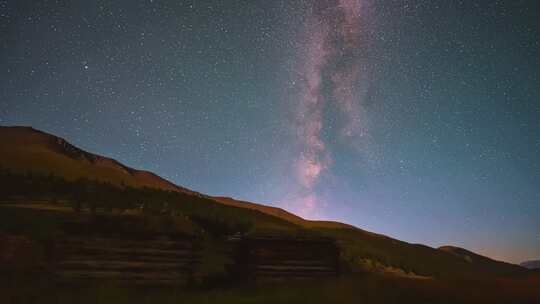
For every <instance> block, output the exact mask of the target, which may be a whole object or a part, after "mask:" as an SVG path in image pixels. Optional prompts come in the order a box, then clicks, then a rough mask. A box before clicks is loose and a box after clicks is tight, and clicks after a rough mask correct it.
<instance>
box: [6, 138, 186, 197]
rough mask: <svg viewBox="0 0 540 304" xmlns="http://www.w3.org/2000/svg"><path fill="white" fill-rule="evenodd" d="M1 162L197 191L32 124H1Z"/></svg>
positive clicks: (21, 167)
mask: <svg viewBox="0 0 540 304" xmlns="http://www.w3.org/2000/svg"><path fill="white" fill-rule="evenodd" d="M0 147H1V148H0V166H2V167H6V168H10V169H12V170H15V171H20V172H27V171H33V172H40V173H45V174H49V173H54V174H55V175H57V176H60V177H63V178H66V179H68V180H74V179H78V178H88V179H96V180H99V181H105V182H109V183H112V184H115V185H120V184H122V183H123V184H125V185H129V186H133V187H143V186H146V187H151V188H158V189H162V190H172V191H179V192H185V193H190V194H196V192H194V191H191V190H189V189H186V188H183V187H179V186H177V185H175V184H173V183H171V182H169V181H167V180H165V179H163V178H161V177H159V176H158V175H156V174H154V173H152V172H148V171H142V170H136V169H133V168H130V167H128V166H125V165H123V164H122V163H120V162H118V161H116V160H114V159H112V158H108V157H104V156H100V155H97V154H93V153H89V152H86V151H84V150H82V149H79V148H77V147H75V146H74V145H72V144H70V143H69V142H67V141H66V140H64V139H63V138H60V137H57V136H54V135H51V134H48V133H45V132H42V131H39V130H35V129H33V128H31V127H0Z"/></svg>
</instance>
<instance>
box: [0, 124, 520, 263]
mask: <svg viewBox="0 0 540 304" xmlns="http://www.w3.org/2000/svg"><path fill="white" fill-rule="evenodd" d="M0 145H1V146H3V148H2V149H0V167H6V168H9V169H14V170H19V171H20V172H22V173H25V172H27V171H29V170H30V171H37V172H41V173H49V174H50V173H54V174H55V175H59V176H62V177H64V178H66V179H71V180H76V179H77V178H82V177H84V178H88V179H98V180H102V181H107V182H110V183H112V184H117V185H122V184H124V183H125V185H128V186H135V187H154V188H157V189H161V190H167V191H178V192H182V193H186V194H188V195H195V196H198V197H202V198H205V199H210V200H212V201H214V202H217V203H219V204H222V205H227V206H233V207H239V208H244V209H251V210H256V211H259V212H261V213H264V214H267V215H270V216H272V217H274V218H276V219H281V220H285V221H287V222H289V223H292V224H295V225H296V226H299V227H303V228H306V229H312V230H317V231H319V232H321V233H323V235H326V236H329V237H333V238H336V239H337V240H338V242H339V243H340V244H342V246H344V247H343V248H345V252H344V254H345V255H346V256H347V255H349V257H346V258H350V259H352V261H351V263H352V264H365V263H368V264H372V263H371V262H369V260H370V259H373V258H377V259H379V260H380V261H385V260H386V261H387V263H389V264H394V265H397V266H399V265H400V264H401V265H405V266H406V265H409V266H407V267H406V268H408V269H411V265H413V268H414V267H418V269H421V268H422V269H433V267H445V269H448V270H447V271H453V270H452V269H455V268H456V267H464V269H468V268H470V271H473V269H481V270H486V273H491V271H492V269H493V271H494V272H498V273H499V272H500V273H510V272H513V271H520V269H522V268H521V267H519V266H517V265H513V264H508V263H504V262H499V261H495V260H492V259H490V258H487V257H483V256H481V255H478V254H475V253H473V252H470V251H468V250H465V249H461V248H459V249H456V248H458V247H453V246H443V247H442V248H439V249H435V248H432V247H429V246H426V245H420V244H409V243H406V242H403V241H400V240H397V239H393V238H390V237H388V236H385V235H381V234H377V233H373V232H369V231H365V230H362V229H360V228H357V227H355V226H352V225H349V224H345V223H339V222H332V221H312V220H308V219H304V218H302V217H300V216H297V215H295V214H293V213H291V212H288V211H286V210H284V209H281V208H278V207H272V206H266V205H262V204H256V203H252V202H247V201H241V200H235V199H233V198H229V197H223V196H209V195H206V194H202V193H199V192H196V191H193V190H190V189H187V188H184V187H181V186H178V185H175V184H174V183H172V182H170V181H168V180H166V179H163V178H161V177H159V176H158V175H156V174H154V173H152V172H149V171H144V170H137V169H133V168H131V167H128V166H126V165H123V164H122V163H121V162H119V161H117V160H115V159H113V158H109V157H105V156H101V155H97V154H94V153H90V152H87V151H84V150H82V149H80V148H78V147H76V146H74V145H72V144H71V143H69V142H68V141H66V140H65V139H63V138H61V137H58V136H55V135H52V134H49V133H46V132H43V131H40V130H36V129H34V128H32V127H18V126H10V127H5V126H0ZM467 256H468V257H470V258H466V257H467ZM359 257H360V258H359ZM418 259H420V260H422V259H425V260H423V261H417V260H418ZM468 259H470V260H471V261H467V260H468ZM392 261H393V262H392ZM428 261H429V265H431V266H425V265H422V264H426V262H428ZM441 264H444V265H446V266H436V265H441ZM475 264H478V265H475ZM452 265H454V266H452ZM467 265H471V266H470V267H469V266H467ZM364 266H365V265H364ZM364 266H361V267H364ZM370 267H371V266H370ZM430 267H431V268H430ZM523 270H525V269H523ZM423 272H424V273H426V271H423Z"/></svg>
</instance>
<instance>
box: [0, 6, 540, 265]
mask: <svg viewBox="0 0 540 304" xmlns="http://www.w3.org/2000/svg"><path fill="white" fill-rule="evenodd" d="M539 16H540V7H539V5H538V4H537V3H536V2H535V1H487V2H486V1H442V0H441V1H420V0H418V1H413V0H411V1H405V0H403V1H393V0H382V1H374V0H324V1H285V0H277V1H247V0H246V1H217V0H215V1H210V0H208V1H206V0H205V1H165V0H163V1H161V0H147V1H127V0H119V1H99V0H98V1H20V0H19V1H10V0H7V1H6V0H4V1H0V37H2V39H1V44H0V71H1V73H0V124H2V125H31V126H33V127H35V128H38V129H42V130H44V131H47V132H50V133H53V134H56V135H58V136H61V137H64V138H66V139H67V140H69V141H70V142H72V143H73V144H75V145H77V146H79V147H81V148H83V149H86V150H88V151H92V152H95V153H98V154H102V155H107V156H111V157H113V158H116V159H118V160H120V161H122V162H124V163H125V164H126V165H129V166H132V167H135V168H141V169H146V170H150V171H153V172H156V173H157V174H159V175H161V176H163V177H165V178H168V179H170V180H171V181H173V182H175V183H177V184H179V185H182V186H185V187H188V188H191V189H194V190H196V191H200V192H203V193H208V194H212V195H226V196H232V197H235V198H238V199H244V200H249V201H254V202H260V203H267V204H272V205H275V206H280V207H284V208H286V209H288V210H291V211H293V212H296V213H299V214H302V215H305V216H308V217H313V218H324V219H334V220H340V221H346V222H348V223H351V224H354V225H357V226H359V227H361V228H364V229H367V230H371V231H374V232H378V233H383V234H386V235H389V236H392V237H396V238H399V239H403V240H405V241H409V242H415V243H425V244H428V245H430V246H440V245H445V244H453V245H457V246H462V247H465V248H468V249H471V250H473V251H477V252H480V253H483V254H486V255H489V256H492V257H494V258H498V259H503V260H506V261H511V262H521V261H522V260H526V259H534V258H539V257H540V187H539V186H538V185H540V159H539V157H538V155H540V75H539V74H540V22H539V21H538V20H539Z"/></svg>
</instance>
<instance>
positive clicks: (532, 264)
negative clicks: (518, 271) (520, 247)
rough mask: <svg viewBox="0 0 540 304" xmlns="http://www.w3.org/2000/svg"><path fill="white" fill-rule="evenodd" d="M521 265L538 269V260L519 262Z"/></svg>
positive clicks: (539, 262) (539, 267)
mask: <svg viewBox="0 0 540 304" xmlns="http://www.w3.org/2000/svg"><path fill="white" fill-rule="evenodd" d="M519 265H520V266H521V267H525V268H528V269H538V270H540V260H533V261H525V262H523V263H521V264H519Z"/></svg>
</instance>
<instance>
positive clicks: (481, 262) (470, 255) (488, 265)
mask: <svg viewBox="0 0 540 304" xmlns="http://www.w3.org/2000/svg"><path fill="white" fill-rule="evenodd" d="M439 250H441V251H444V252H447V253H449V254H452V255H454V256H456V257H459V258H461V259H463V260H464V261H466V262H467V263H471V264H473V265H475V266H477V267H479V268H481V269H483V270H485V271H490V270H491V269H492V267H493V265H494V263H497V265H498V267H500V268H501V269H504V268H506V269H507V270H508V272H512V271H520V270H521V269H520V268H521V267H520V266H518V265H514V264H510V263H505V262H500V261H495V260H493V259H490V258H488V257H485V256H482V255H479V254H477V253H474V252H472V251H469V250H467V249H463V248H460V247H454V246H442V247H439Z"/></svg>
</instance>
